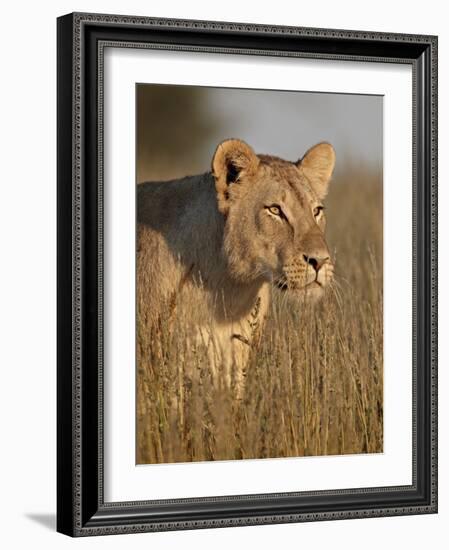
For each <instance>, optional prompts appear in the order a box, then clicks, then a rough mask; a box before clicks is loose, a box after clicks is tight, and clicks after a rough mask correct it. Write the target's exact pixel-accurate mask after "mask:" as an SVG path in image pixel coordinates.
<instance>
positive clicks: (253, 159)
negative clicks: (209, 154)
mask: <svg viewBox="0 0 449 550" xmlns="http://www.w3.org/2000/svg"><path fill="white" fill-rule="evenodd" d="M258 164H259V158H258V156H257V155H256V153H255V152H254V151H253V149H252V148H251V147H250V146H249V145H247V144H246V143H245V142H244V141H241V140H240V139H227V140H226V141H222V142H221V143H220V145H219V146H218V147H217V149H216V150H215V153H214V156H213V159H212V174H213V176H214V178H215V188H216V190H217V200H218V209H219V210H220V212H221V213H223V214H226V213H227V211H228V209H229V191H230V186H231V185H232V184H235V183H238V182H239V181H241V180H242V178H243V177H244V176H248V175H251V174H253V173H254V172H255V171H256V170H257V166H258Z"/></svg>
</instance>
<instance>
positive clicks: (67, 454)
mask: <svg viewBox="0 0 449 550" xmlns="http://www.w3.org/2000/svg"><path fill="white" fill-rule="evenodd" d="M57 31H58V38H57V40H58V56H57V82H58V103H57V110H58V124H57V133H58V136H57V142H58V165H57V179H58V183H57V185H58V202H57V209H58V215H57V220H58V221H57V230H58V245H57V250H58V260H57V266H58V284H57V300H58V335H57V338H58V352H57V362H58V373H57V374H58V376H57V380H58V381H57V392H58V399H57V407H58V411H57V415H58V421H57V435H58V443H57V451H58V461H57V484H58V491H57V530H58V531H59V532H61V533H65V534H67V535H71V536H87V535H103V534H117V533H132V532H142V531H159V530H176V529H197V528H211V527H222V526H239V525H258V524H266V523H284V522H301V521H314V520H330V519H339V518H364V517H373V516H393V515H404V514H420V513H435V512H437V37H435V36H423V35H404V34H384V33H375V32H361V31H344V30H330V29H312V28H294V27H280V26H265V25H252V24H239V23H221V22H207V21H182V20H170V19H153V18H148V17H128V16H121V15H120V16H115V15H103V14H85V13H75V14H69V15H65V16H63V17H60V18H58V21H57ZM111 42H113V43H116V44H117V45H121V47H129V46H132V45H133V44H139V45H140V46H141V47H164V48H166V49H175V48H176V49H181V50H183V49H184V50H192V49H194V50H197V51H198V50H199V51H206V52H207V51H215V52H219V51H222V52H223V55H229V54H231V53H250V54H252V55H273V56H276V55H284V56H285V55H287V56H288V55H295V56H303V57H313V58H320V59H341V60H345V59H347V60H359V61H363V62H366V63H369V62H372V61H375V62H383V63H389V62H394V63H407V64H410V65H412V69H413V136H414V143H413V197H414V203H413V267H412V268H413V316H414V318H413V395H412V396H411V398H412V399H413V483H412V485H410V486H400V487H373V488H368V489H366V488H365V489H348V490H338V491H335V490H329V491H315V492H304V493H282V494H265V495H236V496H232V497H213V496H210V497H205V498H195V499H188V498H180V499H176V500H170V501H142V502H137V503H136V502H119V503H107V502H106V503H105V502H104V498H103V477H102V476H103V468H102V465H103V439H102V437H103V431H102V430H103V409H102V403H103V401H102V400H103V377H102V373H103V371H102V369H103V364H102V345H103V342H102V311H103V302H102V300H103V298H102V280H103V279H102V277H103V272H102V239H103V226H102V206H103V203H102V197H103V195H102V193H103V188H102V148H101V143H102V128H103V127H102V120H101V116H100V115H101V110H99V105H100V106H101V101H102V70H103V65H102V45H103V44H104V43H111ZM150 496H151V495H149V498H150Z"/></svg>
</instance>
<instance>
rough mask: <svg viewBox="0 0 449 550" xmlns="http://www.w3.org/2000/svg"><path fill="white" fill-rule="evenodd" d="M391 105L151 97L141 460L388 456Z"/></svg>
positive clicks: (142, 203) (325, 97) (343, 99)
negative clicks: (386, 141) (385, 137)
mask: <svg viewBox="0 0 449 550" xmlns="http://www.w3.org/2000/svg"><path fill="white" fill-rule="evenodd" d="M382 121H383V98H382V97H381V96H378V95H358V94H337V93H332V94H331V93H314V92H300V91H298V92H294V91H272V90H270V91H268V90H256V89H234V88H212V87H195V86H175V85H156V84H144V83H142V84H137V85H136V128H137V131H136V166H137V174H136V180H137V181H136V211H137V220H136V224H137V227H136V358H137V372H136V386H137V388H136V407H137V410H136V425H137V434H136V462H137V464H161V463H176V462H201V461H217V460H241V459H264V458H281V457H304V456H322V455H347V454H366V453H382V452H383V214H382V211H383V177H382V170H383V142H382V132H383V128H382Z"/></svg>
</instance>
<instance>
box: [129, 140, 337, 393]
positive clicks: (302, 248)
mask: <svg viewBox="0 0 449 550" xmlns="http://www.w3.org/2000/svg"><path fill="white" fill-rule="evenodd" d="M334 164H335V152H334V149H333V147H332V146H331V145H330V144H328V143H320V144H318V145H315V146H314V147H312V148H311V149H309V150H308V151H307V152H306V154H305V155H304V157H303V158H302V159H300V160H299V161H297V162H289V161H286V160H283V159H280V158H278V157H274V156H268V155H257V154H256V153H255V152H254V151H253V149H252V148H251V147H250V146H249V145H247V144H246V143H244V142H243V141H241V140H239V139H229V140H226V141H223V142H222V143H220V145H218V147H217V149H216V151H215V153H214V156H213V159H212V171H211V172H207V173H205V174H202V175H197V176H188V177H185V178H183V179H179V180H173V181H167V182H146V183H142V184H140V185H138V196H137V221H138V231H137V239H138V240H137V310H138V323H139V330H141V331H142V330H143V331H151V330H152V329H154V327H155V325H157V323H158V319H159V316H160V315H161V313H162V312H163V311H164V308H165V309H166V308H169V307H171V305H172V304H174V303H175V300H174V298H177V297H178V296H179V294H180V293H182V292H183V291H184V290H185V289H187V288H188V289H189V292H191V293H193V296H194V300H195V304H196V306H195V310H196V311H195V317H196V323H197V326H196V327H195V330H196V334H197V338H199V339H201V340H202V341H203V343H205V344H206V345H207V346H208V349H209V350H210V365H211V369H212V373H213V375H214V378H215V379H217V374H219V373H220V372H221V374H222V376H221V379H224V380H225V381H226V384H227V385H228V386H229V387H231V386H232V387H233V388H234V390H235V393H236V395H237V396H238V397H240V396H241V395H242V391H243V381H244V376H243V369H244V366H245V362H246V359H247V356H248V352H249V349H250V346H251V344H252V343H253V342H254V341H255V338H257V337H258V335H260V330H261V327H262V324H263V320H264V317H265V315H266V312H267V309H268V305H269V300H270V291H271V287H272V285H273V284H274V285H275V286H277V287H278V288H280V289H282V290H285V291H287V292H289V293H291V294H293V295H296V296H303V297H304V296H306V297H307V298H309V297H311V298H313V299H315V298H318V297H320V296H321V295H322V294H323V292H324V288H325V287H326V286H327V285H328V284H329V282H330V281H331V280H332V277H333V265H332V261H331V259H330V255H329V250H328V247H327V244H326V240H325V237H324V228H325V217H324V212H323V208H324V207H323V199H324V197H325V196H326V193H327V190H328V185H329V181H330V178H331V175H332V171H333V168H334ZM144 353H145V350H144V349H142V348H141V347H140V346H138V358H140V357H141V356H142V354H144Z"/></svg>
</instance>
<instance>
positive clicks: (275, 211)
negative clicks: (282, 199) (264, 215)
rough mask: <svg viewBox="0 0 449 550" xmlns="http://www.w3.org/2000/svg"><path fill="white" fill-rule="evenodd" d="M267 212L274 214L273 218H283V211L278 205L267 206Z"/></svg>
mask: <svg viewBox="0 0 449 550" xmlns="http://www.w3.org/2000/svg"><path fill="white" fill-rule="evenodd" d="M267 210H268V212H270V214H273V216H282V210H281V209H280V207H279V206H277V205H276V204H273V205H271V206H267Z"/></svg>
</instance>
